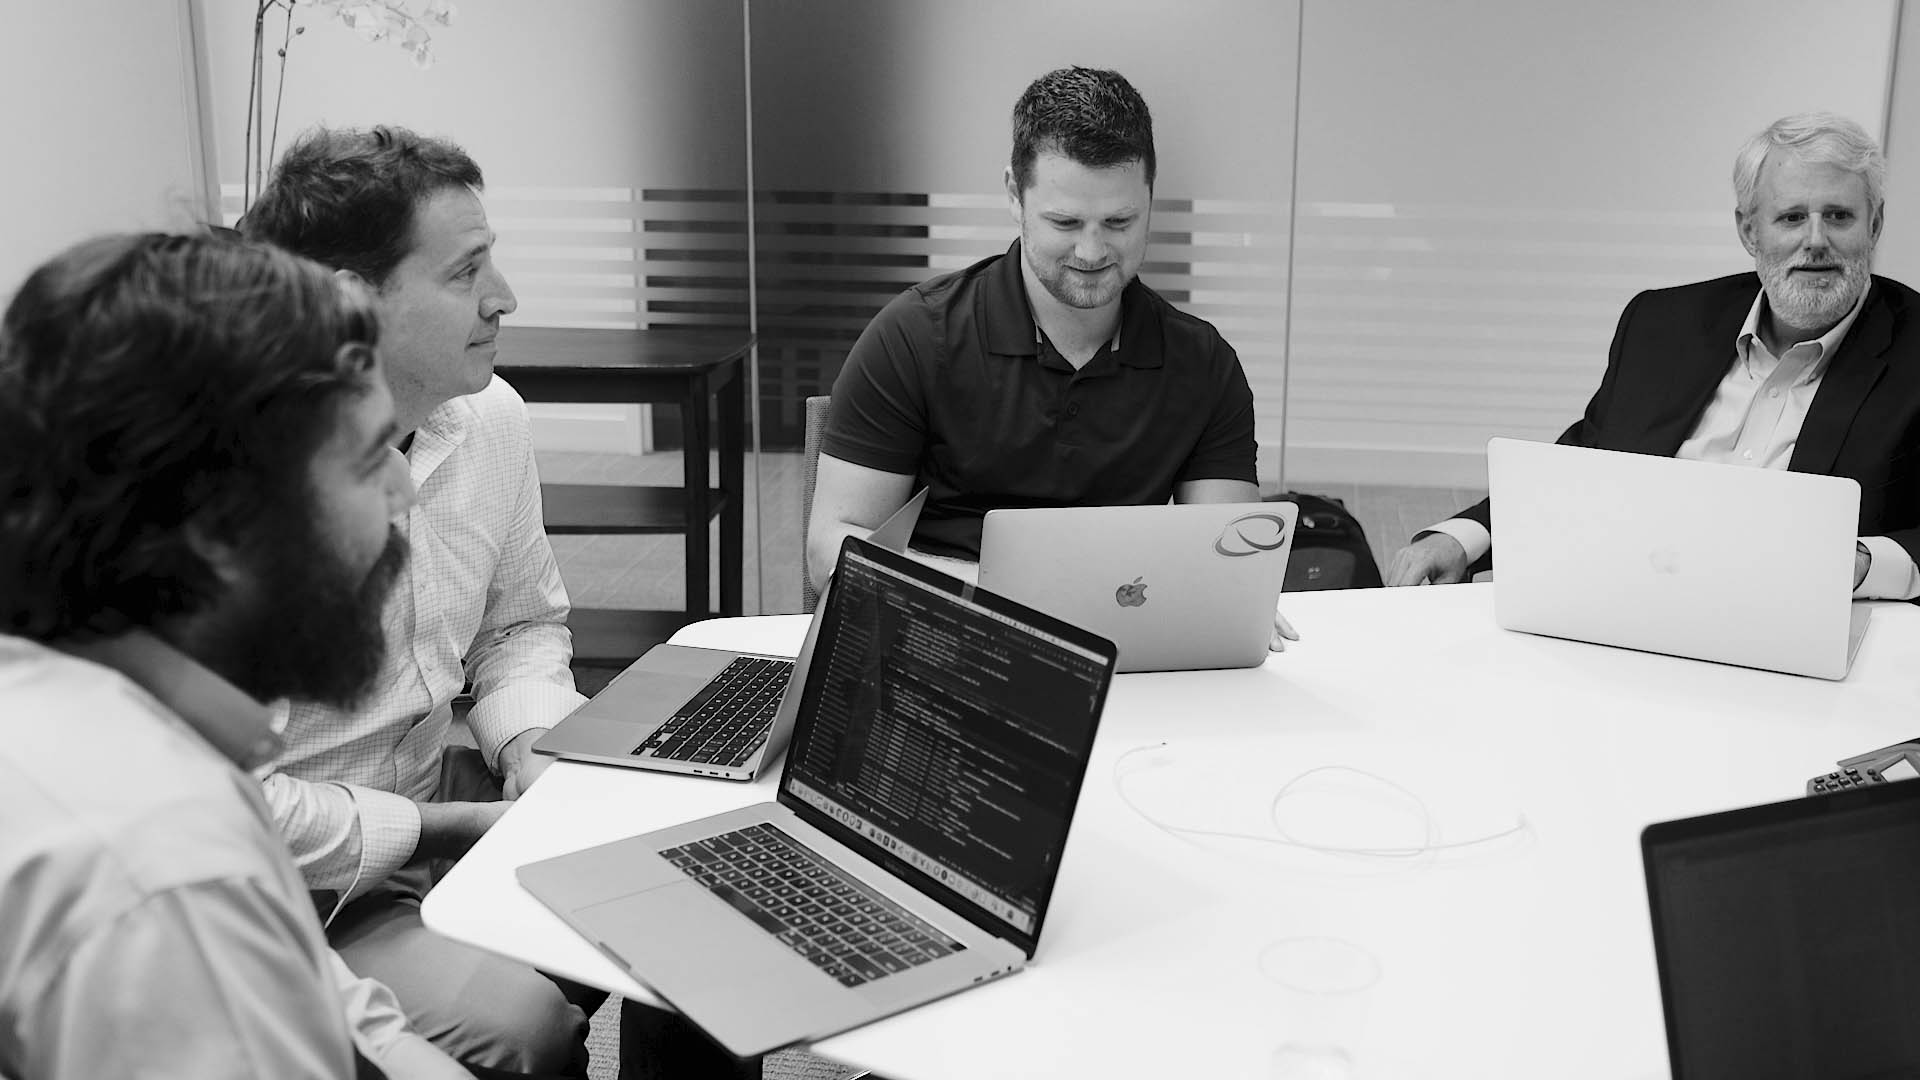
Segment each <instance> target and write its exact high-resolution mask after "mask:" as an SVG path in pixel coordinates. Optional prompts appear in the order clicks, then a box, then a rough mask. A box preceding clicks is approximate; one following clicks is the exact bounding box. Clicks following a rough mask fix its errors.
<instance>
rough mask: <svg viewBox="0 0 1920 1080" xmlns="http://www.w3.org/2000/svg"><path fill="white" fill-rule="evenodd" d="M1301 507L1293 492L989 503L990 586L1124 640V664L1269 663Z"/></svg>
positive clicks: (983, 572)
mask: <svg viewBox="0 0 1920 1080" xmlns="http://www.w3.org/2000/svg"><path fill="white" fill-rule="evenodd" d="M1299 512H1300V508H1299V507H1297V506H1295V505H1294V504H1293V503H1288V502H1258V503H1183V504H1177V505H1165V506H1070V507H1040V508H1023V509H1014V510H991V511H988V512H987V515H986V520H985V522H984V524H983V526H982V530H981V534H980V575H979V581H980V586H981V588H984V589H991V590H992V591H994V592H997V593H999V594H1001V595H1002V596H1006V597H1008V598H1010V599H1013V600H1017V601H1019V602H1020V603H1023V604H1026V605H1028V606H1030V607H1033V608H1035V609H1037V610H1040V611H1044V612H1046V613H1048V614H1050V615H1053V616H1055V617H1057V618H1061V619H1065V620H1066V621H1068V622H1070V623H1074V624H1076V625H1079V626H1084V627H1086V628H1087V629H1089V630H1092V631H1093V632H1094V633H1096V634H1099V635H1101V636H1102V637H1105V638H1108V639H1111V640H1112V641H1113V642H1114V643H1115V644H1116V645H1118V646H1119V647H1120V658H1119V668H1118V670H1120V671H1181V670H1188V669H1194V668H1236V667H1252V666H1254V665H1256V664H1260V663H1263V662H1265V660H1266V658H1267V644H1268V642H1269V641H1270V640H1271V639H1272V636H1273V612H1274V606H1275V604H1276V603H1277V602H1278V600H1279V596H1280V583H1281V580H1282V579H1283V578H1284V577H1285V576H1286V570H1287V557H1288V555H1289V554H1291V553H1292V550H1293V528H1294V523H1295V521H1296V520H1297V518H1298V515H1299Z"/></svg>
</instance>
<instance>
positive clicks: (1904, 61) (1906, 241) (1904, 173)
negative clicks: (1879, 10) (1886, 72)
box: [1873, 3, 1920, 288]
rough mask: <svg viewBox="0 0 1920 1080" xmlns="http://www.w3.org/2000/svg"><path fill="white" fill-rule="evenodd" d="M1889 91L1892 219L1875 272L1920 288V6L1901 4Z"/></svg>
mask: <svg viewBox="0 0 1920 1080" xmlns="http://www.w3.org/2000/svg"><path fill="white" fill-rule="evenodd" d="M1897 6H1898V7H1899V8H1900V10H1901V14H1900V30H1899V34H1898V36H1897V37H1896V38H1895V40H1894V49H1895V50H1896V57H1897V59H1896V62H1895V65H1894V71H1893V79H1892V81H1891V86H1890V87H1889V93H1888V107H1887V127H1886V132H1885V141H1886V151H1887V188H1886V197H1887V223H1886V226H1885V231H1883V232H1882V233H1881V234H1880V247H1879V250H1878V251H1877V252H1876V253H1875V255H1874V260H1873V269H1874V272H1875V273H1878V274H1885V275H1886V276H1888V277H1891V278H1895V279H1897V280H1899V281H1902V282H1904V283H1906V284H1908V285H1912V286H1913V287H1915V288H1920V7H1916V6H1914V5H1911V4H1906V3H1901V4H1899V5H1897Z"/></svg>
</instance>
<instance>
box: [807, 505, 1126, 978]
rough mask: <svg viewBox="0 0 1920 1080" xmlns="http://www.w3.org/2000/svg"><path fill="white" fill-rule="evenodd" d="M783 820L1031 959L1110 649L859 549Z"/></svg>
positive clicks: (831, 607) (841, 583)
mask: <svg viewBox="0 0 1920 1080" xmlns="http://www.w3.org/2000/svg"><path fill="white" fill-rule="evenodd" d="M817 622H818V623H819V625H820V631H819V638H818V641H817V643H816V647H815V649H814V654H813V663H812V665H811V666H810V667H809V669H808V673H807V678H806V684H805V688H804V691H803V694H804V696H803V697H802V699H801V702H800V717H799V722H798V724H797V725H796V727H795V729H794V734H793V741H792V745H791V748H790V750H789V752H788V755H787V762H786V767H785V771H784V773H783V774H782V777H781V781H780V796H779V798H780V802H781V803H782V804H783V805H785V806H787V807H789V808H791V809H792V810H793V811H794V812H795V813H797V814H799V815H800V816H801V817H802V818H804V819H805V820H807V821H808V822H810V823H811V824H813V825H814V826H815V827H817V828H819V829H821V830H823V831H825V832H826V833H828V834H829V835H830V836H832V837H833V838H834V839H836V840H838V841H840V842H841V843H844V844H846V845H847V846H849V847H851V848H853V849H854V850H855V851H856V852H858V853H859V854H860V855H862V856H864V857H866V858H868V859H871V860H873V861H874V862H877V863H879V864H880V865H881V866H883V867H885V868H886V869H887V870H888V871H889V872H891V873H893V874H894V875H895V876H897V877H899V878H901V879H902V880H904V881H905V882H907V883H908V884H909V885H911V886H913V887H914V888H916V889H918V890H920V891H921V892H924V893H926V894H927V895H929V896H931V897H933V898H934V899H936V900H938V901H940V902H941V903H943V904H945V905H946V906H948V907H949V908H951V909H952V910H953V911H955V912H956V913H958V914H960V915H962V916H964V917H965V918H967V919H968V920H969V921H971V922H973V923H974V924H975V925H977V926H980V927H981V928H982V929H985V930H987V931H988V932H990V933H993V934H996V935H998V936H1000V937H1003V938H1005V939H1006V940H1008V941H1010V942H1012V943H1013V944H1015V945H1017V946H1019V947H1020V948H1021V949H1022V950H1023V951H1025V952H1026V954H1027V955H1028V956H1032V955H1033V950H1034V947H1035V945H1036V944H1037V943H1038V941H1039V936H1040V927H1041V924H1042V922H1043V921H1044V919H1045V916H1046V910H1047V904H1048V901H1049V899H1050V898H1051V896H1052V892H1053V883H1054V879H1055V877H1056V875H1057V874H1058V873H1059V869H1060V859H1061V856H1062V855H1063V853H1064V852H1065V850H1066V841H1067V829H1068V826H1069V824H1070V823H1071V821H1072V819H1073V810H1074V806H1075V804H1076V802H1077V801H1078V800H1079V796H1080V785H1081V783H1082V781H1083V780H1084V779H1085V777H1086V769H1087V761H1088V756H1089V755H1090V754H1091V752H1092V747H1093V736H1094V731H1095V729H1096V727H1097V726H1098V724H1099V719H1100V711H1101V709H1102V707H1103V706H1104V705H1105V703H1106V695H1107V687H1108V685H1109V684H1110V682H1111V679H1112V675H1113V667H1114V659H1115V650H1114V647H1113V643H1112V642H1109V641H1107V640H1105V639H1103V638H1100V637H1097V636H1095V635H1093V634H1090V633H1088V632H1086V631H1085V630H1082V629H1080V628H1078V627H1075V626H1071V625H1068V624H1067V623H1063V622H1061V621H1059V620H1057V619H1054V618H1051V617H1049V616H1047V615H1043V614H1041V613H1040V612H1037V611H1033V610H1032V609H1030V608H1026V607H1024V606H1022V605H1019V604H1015V603H1013V602H1012V601H1010V600H1006V599H1005V598H1003V597H999V596H996V595H994V594H992V593H989V592H987V591H985V590H981V589H975V588H974V587H973V586H970V585H967V584H965V583H964V582H961V581H959V580H958V579H955V578H953V577H951V576H949V575H947V574H943V573H941V572H940V571H938V570H934V569H932V568H930V567H927V566H925V565H923V564H921V563H918V562H915V561H913V560H911V559H909V558H906V557H904V556H900V555H897V554H894V553H893V552H889V551H885V550H883V549H880V548H878V547H875V546H874V545H872V544H869V543H866V542H864V541H861V540H858V539H855V538H852V537H849V538H848V539H847V540H846V542H845V543H844V545H843V546H842V547H841V554H840V560H839V563H838V566H837V568H836V569H835V571H834V575H833V591H832V593H831V595H830V596H829V597H828V599H827V601H826V605H825V607H824V608H823V610H822V613H821V616H820V618H819V619H818V620H817Z"/></svg>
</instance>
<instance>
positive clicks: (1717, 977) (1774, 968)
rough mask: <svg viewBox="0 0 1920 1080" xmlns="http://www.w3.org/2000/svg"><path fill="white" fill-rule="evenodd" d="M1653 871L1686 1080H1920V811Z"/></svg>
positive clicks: (1687, 855)
mask: <svg viewBox="0 0 1920 1080" xmlns="http://www.w3.org/2000/svg"><path fill="white" fill-rule="evenodd" d="M1906 783H1914V781H1906ZM1833 797H1835V796H1815V798H1833ZM1650 869H1651V872H1652V873H1653V874H1654V875H1655V876H1656V877H1657V881H1656V883H1655V885H1656V889H1657V890H1658V895H1659V897H1660V905H1661V908H1662V911H1661V913H1660V917H1659V918H1660V923H1659V925H1657V926H1655V927H1654V932H1655V934H1656V935H1658V936H1659V937H1660V939H1661V944H1662V947H1663V948H1664V949H1665V951H1666V968H1667V970H1666V981H1667V987H1666V990H1667V994H1668V1010H1669V1015H1670V1017H1671V1021H1670V1022H1671V1023H1672V1024H1673V1028H1674V1030H1673V1031H1671V1032H1670V1033H1669V1034H1670V1041H1671V1044H1672V1045H1673V1047H1674V1051H1675V1054H1676V1058H1675V1060H1674V1062H1673V1065H1674V1073H1675V1075H1676V1076H1683V1077H1685V1078H1686V1080H1719V1078H1722V1077H1725V1078H1729V1080H1731V1078H1739V1080H1751V1078H1753V1077H1765V1076H1820V1077H1843V1076H1845V1077H1852V1076H1859V1077H1881V1076H1887V1077H1892V1076H1916V1075H1920V1026H1916V1025H1915V1024H1914V1023H1913V1020H1914V1018H1915V1017H1916V1016H1920V970H1916V969H1915V968H1914V967H1913V966H1912V964H1911V963H1910V960H1911V958H1912V957H1913V956H1914V955H1915V952H1916V950H1920V800H1915V799H1901V800H1898V801H1894V802H1880V803H1877V804H1875V805H1872V806H1868V807H1864V808H1861V809H1856V810H1847V811H1844V812H1840V813H1832V814H1821V815H1815V816H1811V817H1806V818H1802V819H1800V820H1795V821H1783V822H1774V823H1769V824H1764V825H1756V826H1755V827H1753V828H1750V829H1742V830H1739V831H1736V832H1731V833H1726V834H1721V835H1717V836H1696V837H1692V838H1689V839H1685V840H1674V841H1671V842H1668V843H1666V844H1663V845H1662V846H1661V848H1660V850H1659V852H1658V854H1657V855H1655V856H1654V857H1653V858H1652V859H1651V860H1650Z"/></svg>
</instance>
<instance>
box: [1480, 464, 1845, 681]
mask: <svg viewBox="0 0 1920 1080" xmlns="http://www.w3.org/2000/svg"><path fill="white" fill-rule="evenodd" d="M1487 480H1488V486H1489V487H1490V488H1491V491H1492V497H1493V506H1494V515H1493V557H1494V570H1493V588H1494V613H1495V618H1496V619H1497V620H1498V621H1499V623H1500V625H1501V626H1503V627H1505V628H1507V629H1509V630H1523V631H1527V632H1529V633H1535V634H1547V635H1551V636H1553V637H1562V638H1572V639H1574V640H1577V641H1587V642H1594V643H1597V644H1601V645H1615V646H1621V647H1625V648H1629V649H1640V650H1643V651H1646V652H1657V653H1665V654H1667V655H1669V656H1684V657H1690V658H1693V659H1698V660H1713V661H1718V662H1720V663H1725V664H1738V665H1741V666H1743V667H1751V668H1762V669H1765V670H1768V671H1779V672H1785V673H1787V674H1792V675H1811V676H1816V677H1818V678H1823V679H1841V678H1845V677H1846V674H1847V670H1848V668H1849V667H1850V666H1851V665H1852V663H1853V656H1854V653H1855V651H1856V650H1857V649H1858V648H1859V645H1860V640H1861V638H1862V636H1863V635H1864V634H1865V632H1866V627H1867V618H1868V615H1869V613H1870V612H1871V610H1872V609H1871V608H1869V607H1867V606H1866V605H1864V604H1855V603H1853V602H1852V597H1853V572H1854V542H1855V539H1856V537H1855V532H1856V530H1857V529H1858V527H1859V521H1860V485H1859V484H1858V483H1856V482H1855V481H1853V480H1850V479H1847V478H1845V477H1838V476H1821V475H1816V474H1813V473H1798V472H1789V471H1786V470H1781V469H1763V468H1754V467H1748V466H1741V465H1726V464H1719V463H1715V462H1706V461H1689V460H1682V459H1677V458H1668V457H1659V456H1654V455H1649V454H1630V453H1623V452H1620V451H1616V450H1595V449H1590V448H1588V447H1582V446H1562V445H1559V444H1557V443H1536V442H1526V441H1523V440H1519V439H1494V440H1492V441H1490V442H1489V443H1488V444H1487Z"/></svg>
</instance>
